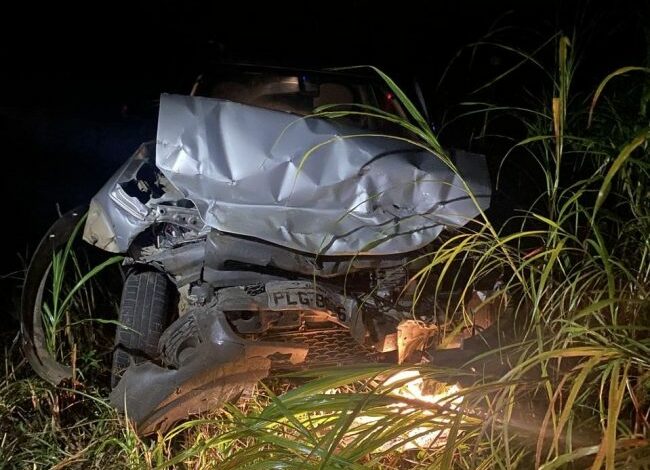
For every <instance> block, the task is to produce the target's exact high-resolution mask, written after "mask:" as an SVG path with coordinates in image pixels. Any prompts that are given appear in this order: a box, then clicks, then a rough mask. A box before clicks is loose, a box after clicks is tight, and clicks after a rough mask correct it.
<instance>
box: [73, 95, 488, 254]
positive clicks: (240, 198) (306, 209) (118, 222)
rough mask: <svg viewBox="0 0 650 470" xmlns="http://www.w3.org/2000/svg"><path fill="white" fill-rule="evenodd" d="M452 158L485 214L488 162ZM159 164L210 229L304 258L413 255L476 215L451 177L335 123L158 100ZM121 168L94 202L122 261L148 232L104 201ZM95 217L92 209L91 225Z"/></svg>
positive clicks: (181, 99)
mask: <svg viewBox="0 0 650 470" xmlns="http://www.w3.org/2000/svg"><path fill="white" fill-rule="evenodd" d="M451 157H452V160H453V162H454V164H455V165H456V167H457V168H458V170H459V173H460V174H461V175H462V177H463V178H464V180H465V181H466V182H467V184H468V185H469V187H470V188H471V191H472V192H473V194H474V196H475V199H476V201H477V202H478V205H479V206H480V208H481V209H482V210H484V209H486V208H487V207H488V206H489V203H490V194H491V192H490V187H491V186H490V179H489V174H488V170H487V165H486V162H485V157H484V156H482V155H476V154H471V153H467V152H463V151H456V152H452V155H451ZM133 158H140V159H142V158H143V157H142V156H139V157H136V156H134V157H133ZM155 162H156V167H157V168H158V169H159V170H160V171H161V172H162V174H163V175H164V176H165V177H166V179H167V180H168V181H169V182H170V183H171V185H172V186H173V188H174V193H177V194H178V193H180V194H181V195H182V197H184V198H186V199H189V200H191V201H192V202H193V203H194V204H195V205H196V207H197V209H198V211H199V214H200V217H201V218H202V221H203V222H204V223H205V224H206V225H207V226H209V227H212V228H214V229H217V230H220V231H223V232H227V233H232V234H238V235H244V236H250V237H255V238H258V239H262V240H265V241H268V242H271V243H275V244H278V245H281V246H284V247H287V248H291V249H295V250H299V251H302V252H307V253H314V254H327V255H352V254H373V255H385V254H395V253H403V252H408V251H413V250H416V249H417V248H420V247H422V246H424V245H427V244H428V243H430V242H431V241H432V240H433V239H435V238H436V237H437V236H438V234H439V233H440V231H441V230H442V229H443V228H444V227H445V226H462V225H464V224H465V223H467V222H468V221H469V220H471V219H473V218H475V217H476V216H477V215H478V214H479V209H478V207H477V205H476V204H475V202H474V201H472V200H471V199H470V197H469V196H468V195H467V193H466V191H465V189H464V186H463V184H462V182H461V179H460V178H459V176H458V175H457V174H454V172H453V171H452V170H451V169H450V168H449V167H448V166H447V165H446V164H445V163H444V162H443V160H442V159H441V158H440V157H438V156H437V155H435V154H434V153H432V152H429V151H426V150H423V149H422V148H420V147H417V146H415V145H412V144H409V143H407V142H405V141H404V140H399V139H396V138H389V137H386V136H379V135H375V134H370V133H369V132H368V131H365V130H361V129H359V128H355V127H352V126H347V125H344V124H342V123H341V122H339V121H336V120H328V119H320V118H301V117H299V116H296V115H294V114H290V113H285V112H281V111H272V110H267V109H262V108H258V107H253V106H248V105H243V104H239V103H235V102H230V101H223V100H217V99H211V98H202V97H192V96H181V95H168V94H163V95H161V100H160V112H159V120H158V132H157V139H156V156H155ZM131 166H133V165H131ZM128 168H129V162H127V163H126V164H125V166H124V167H123V169H122V175H123V176H116V177H114V178H113V180H112V181H109V182H108V183H107V185H106V186H105V187H104V189H103V190H102V191H101V192H100V193H99V194H98V195H97V196H96V198H95V200H94V204H95V205H94V207H95V209H97V208H101V209H102V211H103V218H104V219H109V220H104V221H103V223H104V224H105V225H106V224H109V225H110V228H111V230H112V231H113V232H114V237H113V238H112V239H111V242H110V243H108V242H104V243H103V245H104V248H105V249H108V250H109V251H125V250H126V249H127V248H128V245H129V243H130V242H131V241H132V240H133V238H134V237H135V236H136V235H137V234H138V233H140V232H142V231H143V230H145V229H146V228H147V226H149V225H151V223H153V222H152V219H151V217H149V216H147V217H145V218H142V219H141V220H137V217H136V218H134V217H133V215H132V214H127V213H125V211H124V210H123V208H121V207H117V206H116V205H115V204H114V203H113V200H112V199H111V198H109V197H108V195H109V193H110V192H111V191H112V190H113V188H114V187H115V185H116V184H117V183H119V182H121V181H123V180H124V179H125V178H126V177H132V175H131V174H128V173H130V172H129V171H126V173H127V174H126V175H125V169H128ZM176 197H178V195H177V196H176ZM92 211H93V205H92V204H91V214H90V216H89V223H90V222H91V218H92V217H93V212H92ZM136 215H137V214H136ZM109 231H110V230H109ZM85 236H87V239H88V238H90V236H89V234H88V230H86V234H85ZM95 238H97V237H96V236H95ZM95 242H96V243H95V244H98V245H101V243H97V240H95Z"/></svg>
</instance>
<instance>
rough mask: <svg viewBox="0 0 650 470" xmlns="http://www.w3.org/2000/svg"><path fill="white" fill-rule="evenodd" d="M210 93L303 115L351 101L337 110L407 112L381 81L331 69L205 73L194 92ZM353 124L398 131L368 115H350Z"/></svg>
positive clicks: (240, 101)
mask: <svg viewBox="0 0 650 470" xmlns="http://www.w3.org/2000/svg"><path fill="white" fill-rule="evenodd" d="M192 94H193V95H196V96H206V97H210V98H219V99H224V100H229V101H236V102H239V103H244V104H248V105H252V106H258V107H261V108H267V109H273V110H276V111H285V112H290V113H294V114H298V115H300V116H306V115H308V114H312V113H313V112H314V110H315V109H318V108H319V107H321V106H326V105H333V104H336V105H348V106H340V107H337V108H336V109H337V110H344V109H346V110H355V111H363V110H361V109H359V108H354V107H353V106H350V105H351V104H362V105H367V106H372V107H376V108H379V109H382V110H383V111H388V112H391V113H394V114H397V115H400V116H404V112H403V110H402V108H401V107H400V106H399V103H398V102H397V101H396V100H394V99H393V96H392V94H391V93H388V92H387V91H385V90H383V89H382V87H381V86H379V85H378V84H377V83H373V82H371V81H370V80H364V79H363V77H354V76H346V75H337V74H328V73H318V72H309V73H278V72H265V71H262V72H258V71H246V70H244V71H228V72H223V73H217V74H209V75H203V76H201V77H200V78H199V80H198V81H197V83H196V84H195V86H194V90H193V92H192ZM344 119H345V121H346V122H348V123H349V124H352V125H355V126H358V127H362V128H364V129H372V130H375V131H380V132H389V131H392V132H391V133H395V129H390V127H391V126H390V123H387V122H386V121H384V120H380V119H372V118H368V117H367V116H358V115H356V116H346V117H345V118H344Z"/></svg>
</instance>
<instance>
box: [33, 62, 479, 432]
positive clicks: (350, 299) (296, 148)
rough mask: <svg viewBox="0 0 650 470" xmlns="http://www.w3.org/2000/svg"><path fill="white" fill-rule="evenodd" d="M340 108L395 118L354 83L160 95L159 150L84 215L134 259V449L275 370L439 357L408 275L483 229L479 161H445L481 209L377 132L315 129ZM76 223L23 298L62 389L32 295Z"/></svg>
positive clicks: (119, 365)
mask: <svg viewBox="0 0 650 470" xmlns="http://www.w3.org/2000/svg"><path fill="white" fill-rule="evenodd" d="M222 78H223V77H222ZM381 100H383V101H384V102H383V103H382V102H380V101H381ZM334 103H358V104H364V105H371V106H380V107H382V106H383V107H384V109H387V110H388V111H390V112H394V113H400V112H401V109H400V107H399V104H398V103H397V102H394V101H392V97H391V96H390V94H389V93H386V92H385V91H382V89H381V86H379V85H377V84H374V83H370V82H363V80H361V79H360V78H358V77H353V76H347V75H344V74H336V73H325V72H319V73H311V74H306V73H293V72H279V71H277V70H274V71H272V72H268V71H267V72H265V73H262V72H256V73H251V74H249V75H246V74H243V75H242V76H240V77H237V79H236V80H235V79H232V77H231V79H229V80H224V79H219V80H213V79H210V78H206V77H203V78H202V79H201V80H200V81H199V83H198V84H197V86H195V89H194V91H193V93H192V95H190V96H181V95H168V94H164V95H162V96H161V98H160V108H159V119H158V131H157V136H156V141H155V142H151V143H146V144H143V145H142V146H141V147H140V148H139V149H138V150H137V151H136V152H135V154H134V155H133V156H132V157H131V158H130V159H129V160H128V161H127V162H126V163H125V164H124V165H123V166H122V168H121V169H120V170H119V171H118V172H117V173H116V174H115V175H114V176H113V177H112V178H111V179H110V180H109V181H108V182H107V183H106V185H105V186H104V187H103V188H102V189H101V190H100V191H99V192H98V194H97V195H96V196H95V197H94V198H93V200H92V201H91V202H90V206H89V209H88V217H87V220H86V222H85V227H84V232H83V237H84V240H85V241H87V242H88V243H90V244H93V245H95V246H97V247H99V248H101V249H102V250H106V251H108V252H113V253H124V254H126V256H127V258H126V261H125V264H126V265H127V266H128V276H127V278H126V280H125V283H124V289H123V293H122V300H121V307H120V318H119V321H120V323H121V325H122V326H121V327H118V328H117V332H116V342H115V351H114V359H113V381H114V382H113V391H112V394H111V401H112V403H113V404H114V405H115V406H116V407H117V408H119V409H121V410H124V407H126V408H127V410H126V411H127V412H128V415H129V417H130V418H131V419H132V420H133V421H134V422H135V423H136V425H137V428H138V430H139V432H141V433H143V434H146V433H149V432H152V431H154V430H156V429H160V428H163V429H164V428H166V427H168V426H169V425H171V424H172V423H174V422H175V421H177V420H179V419H182V418H184V417H186V416H187V415H188V414H189V413H195V412H200V411H203V410H208V409H214V408H217V407H219V406H220V405H221V404H223V403H224V402H226V401H228V400H232V399H234V398H235V397H237V396H238V395H239V394H241V393H242V391H243V390H245V389H246V388H247V387H250V386H251V385H252V384H254V383H255V382H257V381H258V380H260V379H262V378H264V377H266V376H267V375H269V373H271V371H273V370H284V369H287V368H294V367H313V366H316V365H324V364H341V363H346V362H353V361H354V362H358V361H387V360H390V361H396V362H403V361H405V360H409V357H410V356H411V354H412V353H413V351H414V350H417V349H418V348H420V349H421V348H424V347H429V346H430V344H427V341H426V340H425V341H423V340H422V338H423V337H425V336H426V337H430V336H431V334H432V333H431V332H432V331H433V330H435V325H436V322H437V317H436V315H439V314H440V313H439V312H438V313H436V309H435V308H433V307H432V304H431V302H427V301H426V299H422V300H421V301H420V302H418V303H417V304H416V305H413V302H412V301H410V300H409V299H408V295H404V289H405V286H406V285H407V281H408V279H409V276H410V274H409V269H414V268H417V264H414V263H410V262H411V261H412V260H414V259H416V258H417V257H419V256H421V255H422V254H423V253H424V252H425V251H426V249H427V247H430V245H431V243H432V242H433V241H434V240H435V239H436V238H437V237H438V236H439V235H440V234H441V232H443V231H444V230H446V229H447V228H450V227H460V226H463V225H465V224H466V223H468V222H469V221H471V220H472V219H474V218H475V217H476V216H477V215H478V214H479V208H478V207H477V206H476V201H478V204H479V205H480V209H481V210H484V209H486V208H488V206H489V204H490V196H491V189H490V188H491V186H490V179H489V175H488V170H487V167H486V162H485V158H484V157H483V156H481V155H476V154H471V153H467V152H463V151H453V152H451V156H452V158H453V161H454V163H455V165H456V167H457V168H458V169H459V172H460V174H461V175H462V176H463V178H464V180H465V181H466V182H467V183H468V184H469V187H470V188H471V190H472V192H473V194H474V196H475V201H472V200H471V199H470V198H469V196H468V195H467V193H466V192H465V190H464V189H463V186H462V185H461V184H460V181H459V178H458V175H456V174H454V173H453V172H452V171H451V170H450V169H449V168H448V167H447V166H446V165H445V164H444V163H443V161H441V160H440V159H439V158H437V157H436V155H434V154H432V153H431V152H428V151H425V150H423V149H422V148H419V147H416V146H414V145H411V144H409V143H407V142H405V141H404V140H399V139H394V138H391V137H388V136H383V135H382V134H386V133H387V132H389V131H390V129H387V128H385V127H382V126H383V124H381V123H377V122H373V121H372V119H369V118H365V117H363V116H359V117H358V118H356V119H351V120H350V119H348V120H347V121H342V120H336V119H322V118H316V117H312V116H309V114H310V113H312V111H313V110H314V108H317V107H318V106H322V105H324V104H334ZM387 106H388V108H387ZM78 216H79V214H78V213H70V214H67V215H66V216H64V217H63V218H62V219H61V220H60V221H59V222H57V224H55V226H54V227H53V228H52V230H51V231H50V234H48V237H46V240H49V241H48V242H45V243H46V247H45V248H44V249H43V248H42V247H41V248H39V250H40V259H39V252H37V254H36V255H35V258H34V261H33V262H32V266H31V267H30V274H28V281H27V282H26V284H25V293H24V297H23V299H24V301H23V327H22V331H23V346H24V350H25V352H26V355H27V357H28V358H29V360H30V362H31V363H32V365H33V366H34V368H35V370H36V371H37V372H38V373H39V374H40V375H42V376H43V377H44V378H46V379H47V380H49V381H51V382H54V383H58V382H60V381H61V380H63V379H65V378H66V377H69V375H70V371H69V370H68V369H67V368H66V367H64V366H62V365H60V364H57V363H56V362H55V361H54V360H53V359H52V358H51V357H49V355H48V354H47V352H46V349H45V348H44V347H43V337H42V336H43V335H42V326H41V323H40V317H39V315H40V312H39V308H40V307H39V303H40V302H41V299H42V295H43V288H44V287H43V282H40V279H41V278H42V276H43V274H42V273H43V272H44V270H46V269H47V265H48V264H47V263H48V262H47V253H50V255H51V253H52V251H51V250H52V247H51V243H55V242H54V241H52V240H65V236H66V234H69V233H70V227H71V226H73V225H74V222H75V220H76V219H78ZM47 243H50V245H47ZM409 263H410V264H409ZM35 279H36V282H35Z"/></svg>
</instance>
